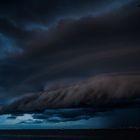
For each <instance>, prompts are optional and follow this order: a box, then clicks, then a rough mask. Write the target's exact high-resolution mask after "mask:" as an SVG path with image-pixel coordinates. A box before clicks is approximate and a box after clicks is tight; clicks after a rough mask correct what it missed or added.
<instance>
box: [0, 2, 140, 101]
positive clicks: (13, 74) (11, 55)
mask: <svg viewBox="0 0 140 140" xmlns="http://www.w3.org/2000/svg"><path fill="white" fill-rule="evenodd" d="M139 4H140V3H139V1H138V0H60V1H58V0H20V1H19V0H12V1H11V0H1V1H0V102H1V103H3V102H6V99H9V98H12V97H15V96H17V95H18V96H19V95H22V94H24V93H28V92H37V91H41V90H42V89H44V87H46V84H47V83H50V82H53V81H55V82H56V81H59V80H60V81H61V80H63V79H65V80H68V81H69V80H75V79H79V78H80V79H81V78H85V77H89V76H91V75H92V76H93V75H96V74H99V73H106V72H107V73H110V72H111V73H112V72H136V71H139V70H140V64H139V61H140V55H139V54H140V41H139V36H140V26H139V25H140V16H139V15H140V8H139Z"/></svg>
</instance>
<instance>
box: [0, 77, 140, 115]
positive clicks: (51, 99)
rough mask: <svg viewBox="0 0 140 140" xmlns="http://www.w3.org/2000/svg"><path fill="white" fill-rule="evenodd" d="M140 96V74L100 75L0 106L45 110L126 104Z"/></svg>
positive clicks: (17, 110) (21, 110)
mask: <svg viewBox="0 0 140 140" xmlns="http://www.w3.org/2000/svg"><path fill="white" fill-rule="evenodd" d="M139 98H140V75H138V74H125V75H124V74H110V75H99V76H96V77H93V78H90V79H87V80H84V81H79V82H75V83H72V84H68V85H66V86H63V85H62V86H61V85H59V86H57V87H55V85H54V87H51V88H50V89H47V90H46V91H43V92H40V93H34V94H28V95H26V96H25V95H24V96H23V97H20V98H19V99H16V100H15V101H13V102H11V103H9V105H5V106H2V107H1V108H0V114H7V113H25V112H38V111H45V110H46V109H50V108H51V109H52V108H72V107H95V108H96V107H97V108H98V107H99V108H100V107H101V108H102V107H105V106H106V107H111V108H113V107H124V106H127V105H131V104H132V103H134V102H135V101H136V102H137V103H138V99H139Z"/></svg>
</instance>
